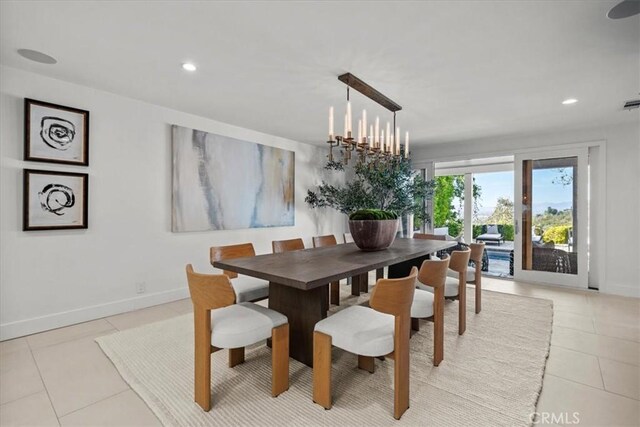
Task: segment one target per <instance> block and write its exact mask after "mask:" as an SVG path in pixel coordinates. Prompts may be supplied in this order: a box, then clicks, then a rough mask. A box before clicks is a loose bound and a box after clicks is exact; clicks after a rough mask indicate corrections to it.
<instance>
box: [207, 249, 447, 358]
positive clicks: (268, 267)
mask: <svg viewBox="0 0 640 427" xmlns="http://www.w3.org/2000/svg"><path fill="white" fill-rule="evenodd" d="M454 245H455V242H452V241H442V240H423V239H410V238H396V239H395V241H394V242H393V244H392V245H391V246H390V247H388V248H387V249H384V250H381V251H375V252H365V251H362V250H360V249H359V248H358V247H357V246H356V244H355V243H345V244H340V245H335V246H326V247H320V248H313V249H303V250H298V251H291V252H283V253H278V254H265V255H258V256H253V257H243V258H233V259H225V260H220V261H215V262H214V263H213V266H214V267H216V268H220V269H223V270H228V271H234V272H237V273H240V274H244V275H247V276H252V277H257V278H260V279H263V280H268V281H269V301H268V304H269V308H270V309H272V310H275V311H277V312H280V313H282V314H284V315H285V316H287V318H288V319H289V331H290V332H289V333H290V336H289V355H290V357H292V358H294V359H296V360H298V361H300V362H302V363H304V364H306V365H307V366H312V365H313V330H314V326H315V324H316V323H317V322H319V321H320V320H322V319H324V318H326V317H327V311H328V309H329V283H331V282H333V281H336V280H341V279H345V278H348V277H352V278H356V279H358V278H360V279H361V280H356V281H355V282H356V283H355V284H354V285H353V286H354V291H356V290H357V291H358V292H359V291H360V290H361V288H360V287H359V286H360V285H359V283H362V281H363V280H362V277H363V276H364V275H367V274H368V272H369V271H371V270H379V269H382V268H384V267H389V268H388V277H389V278H394V277H403V276H406V275H408V273H409V271H410V270H411V267H412V266H413V265H415V266H418V267H419V266H420V265H421V264H422V261H423V260H424V259H427V258H428V257H429V254H431V253H434V252H437V251H440V250H442V249H446V248H449V247H452V246H454Z"/></svg>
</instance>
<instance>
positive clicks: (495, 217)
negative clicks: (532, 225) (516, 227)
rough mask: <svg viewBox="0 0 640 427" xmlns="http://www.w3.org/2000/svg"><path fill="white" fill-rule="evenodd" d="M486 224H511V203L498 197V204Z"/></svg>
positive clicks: (507, 199)
mask: <svg viewBox="0 0 640 427" xmlns="http://www.w3.org/2000/svg"><path fill="white" fill-rule="evenodd" d="M486 222H487V224H513V202H512V201H511V199H509V198H508V197H498V203H497V204H496V207H495V209H494V210H493V213H492V214H491V216H489V218H487V221H486Z"/></svg>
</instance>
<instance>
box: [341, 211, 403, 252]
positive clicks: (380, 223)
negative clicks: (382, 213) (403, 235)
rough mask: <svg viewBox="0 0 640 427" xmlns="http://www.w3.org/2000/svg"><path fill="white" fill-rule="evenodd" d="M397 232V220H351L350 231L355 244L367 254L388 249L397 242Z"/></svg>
mask: <svg viewBox="0 0 640 427" xmlns="http://www.w3.org/2000/svg"><path fill="white" fill-rule="evenodd" d="M397 230H398V220H397V219H384V220H373V219H369V220H349V231H350V232H351V236H352V237H353V241H354V243H355V244H356V246H358V247H359V248H360V249H361V250H363V251H367V252H373V251H381V250H383V249H387V248H388V247H389V246H391V244H392V243H393V241H394V240H395V238H396V231H397Z"/></svg>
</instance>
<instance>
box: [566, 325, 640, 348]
mask: <svg viewBox="0 0 640 427" xmlns="http://www.w3.org/2000/svg"><path fill="white" fill-rule="evenodd" d="M558 327H559V328H565V329H571V330H573V331H578V332H584V333H585V334H590V335H596V336H599V337H605V338H610V339H614V340H620V341H625V342H629V343H633V344H636V345H640V343H639V342H638V341H633V340H628V339H626V338H618V337H610V336H609V335H602V334H598V333H596V332H587V331H583V330H582V329H575V328H571V327H569V326H560V325H558Z"/></svg>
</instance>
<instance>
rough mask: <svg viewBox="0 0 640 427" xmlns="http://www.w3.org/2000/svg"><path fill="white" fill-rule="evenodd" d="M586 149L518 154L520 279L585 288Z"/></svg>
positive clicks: (517, 252)
mask: <svg viewBox="0 0 640 427" xmlns="http://www.w3.org/2000/svg"><path fill="white" fill-rule="evenodd" d="M587 165H588V152H587V149H586V148H584V149H575V150H558V151H545V152H539V153H526V154H517V155H516V156H515V200H516V203H515V244H514V259H513V262H514V277H515V279H516V280H523V281H535V282H544V283H549V284H558V285H564V286H572V287H577V288H583V289H586V288H587V281H588V271H587V269H588V258H587V250H588V241H587V240H588V212H587V206H588V200H587V195H588V188H587V185H588V176H587V174H588V170H587Z"/></svg>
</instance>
